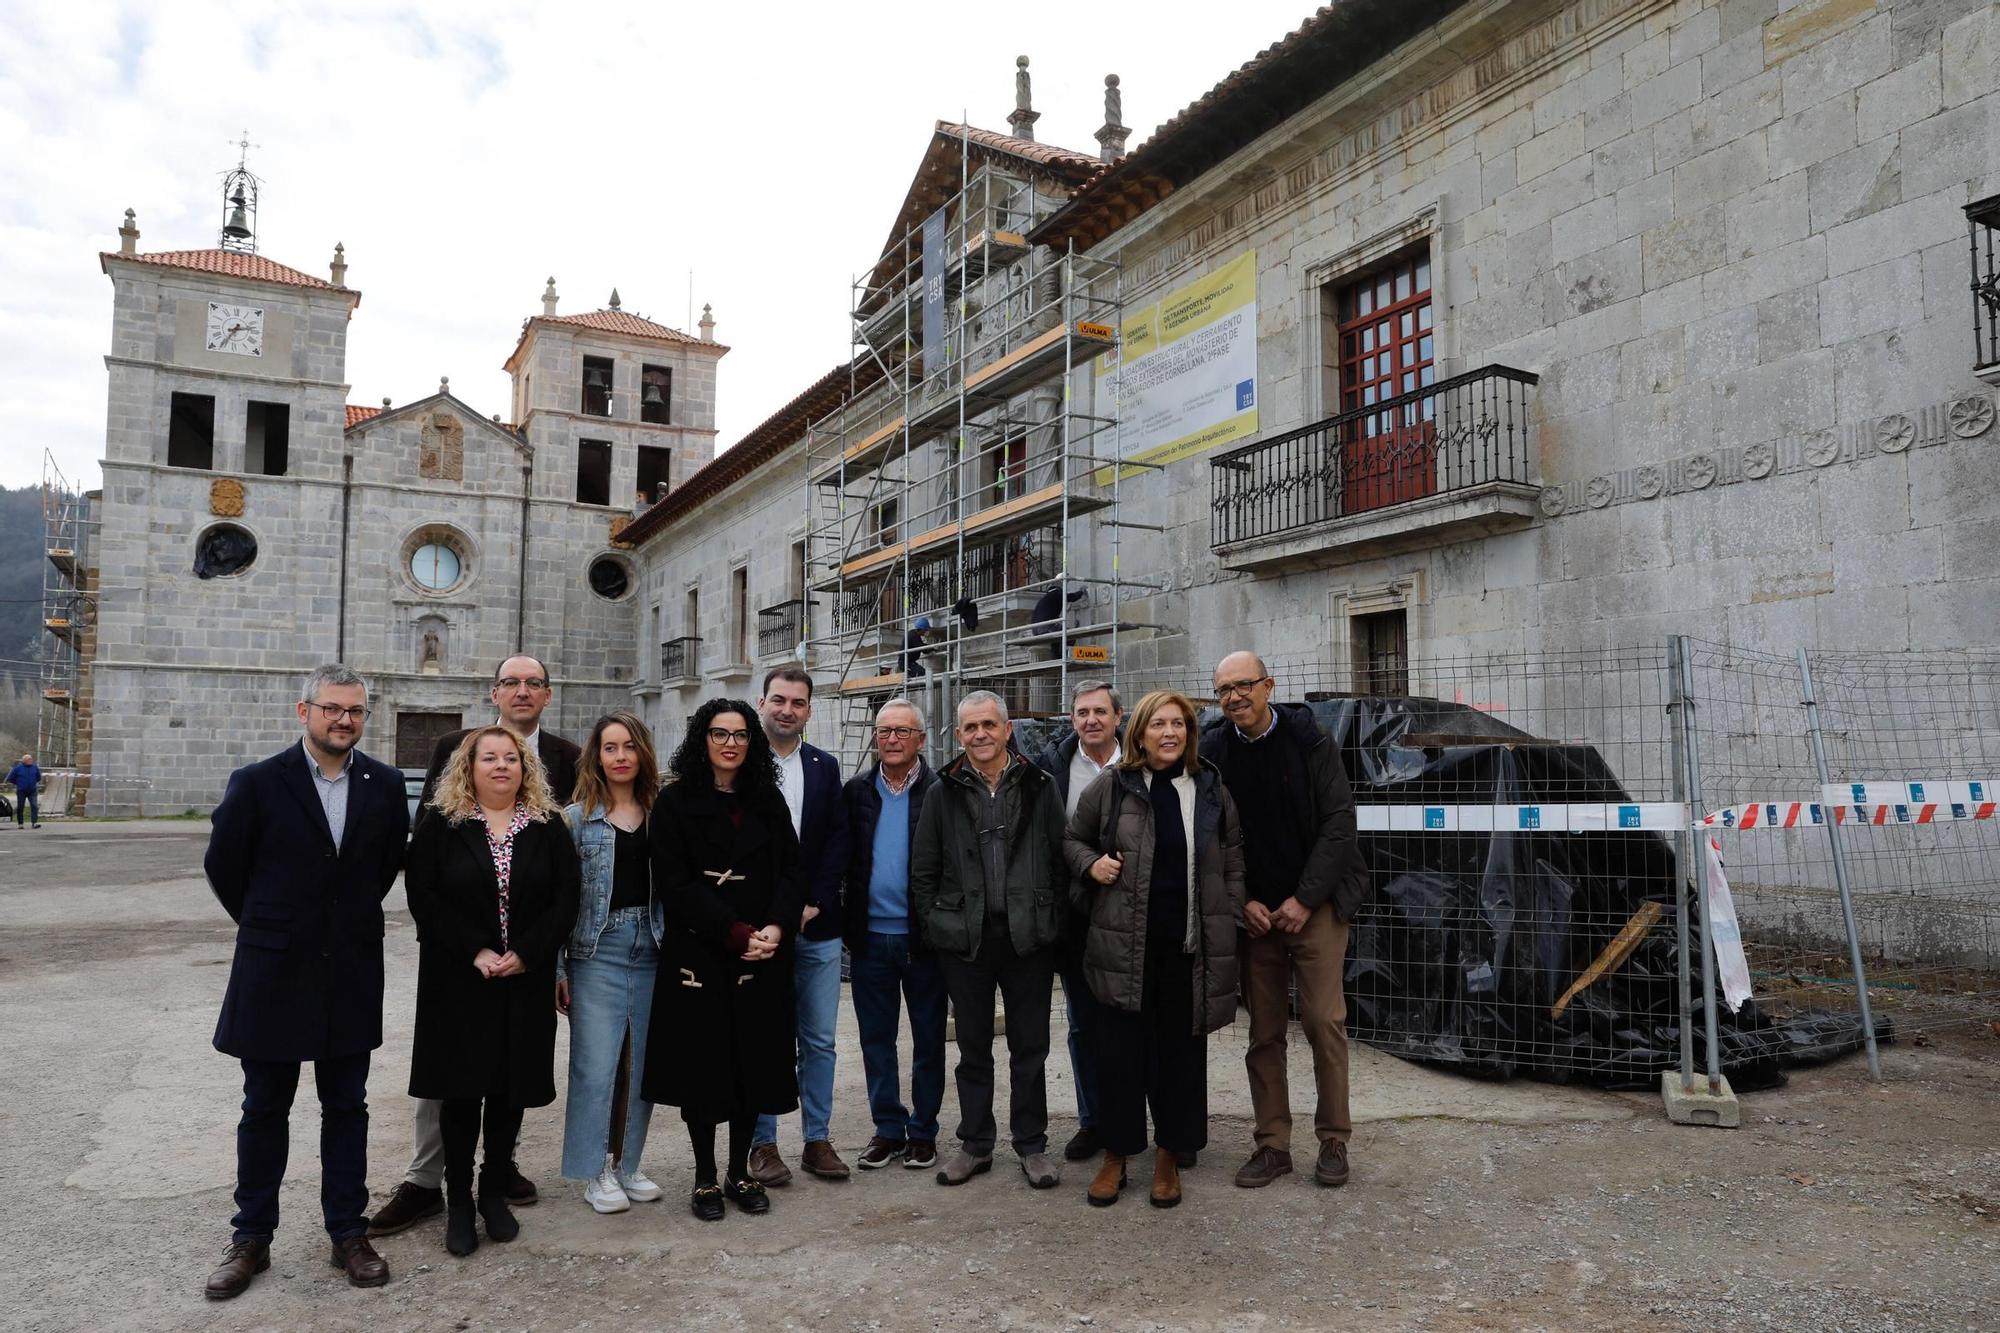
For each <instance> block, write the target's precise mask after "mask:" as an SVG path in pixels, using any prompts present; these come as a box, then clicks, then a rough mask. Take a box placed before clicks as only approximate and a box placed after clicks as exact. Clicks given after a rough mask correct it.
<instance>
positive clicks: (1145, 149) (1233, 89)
mask: <svg viewBox="0 0 2000 1333" xmlns="http://www.w3.org/2000/svg"><path fill="white" fill-rule="evenodd" d="M1460 3H1462V0H1334V3H1331V4H1324V5H1321V6H1320V7H1319V8H1318V9H1317V10H1315V11H1314V12H1313V14H1312V17H1310V18H1308V19H1307V20H1306V21H1305V22H1304V23H1301V24H1300V25H1299V26H1298V27H1297V28H1296V29H1295V30H1293V31H1292V32H1290V33H1288V34H1286V35H1285V36H1284V37H1283V38H1281V39H1279V40H1278V41H1276V42H1273V43H1272V44H1271V45H1269V46H1267V47H1265V48H1264V49H1263V50H1262V51H1259V52H1258V53H1257V54H1256V55H1255V56H1253V57H1251V58H1250V59H1249V60H1247V61H1245V62H1244V63H1243V64H1242V65H1241V66H1239V67H1238V68H1237V69H1235V70H1234V71H1232V72H1231V73H1230V74H1229V75H1228V76H1227V77H1226V78H1224V79H1223V80H1222V81H1221V82H1220V83H1218V84H1216V85H1215V86H1214V87H1213V88H1211V89H1209V90H1208V91H1207V92H1206V93H1204V94H1202V95H1201V96H1200V97H1199V98H1196V99H1195V100H1194V101H1193V102H1191V103H1189V104H1188V105H1187V106H1186V107H1184V108H1182V109H1181V111H1180V113H1179V114H1178V115H1176V116H1174V117H1173V118H1172V119H1170V120H1168V121H1167V122H1166V123H1165V124H1163V125H1161V126H1160V127H1159V128H1158V129H1156V130H1154V131H1153V132H1152V133H1151V134H1149V135H1147V136H1146V139H1145V141H1144V142H1143V143H1141V144H1140V145H1139V146H1138V147H1137V148H1136V149H1134V150H1133V151H1131V152H1129V153H1127V154H1126V155H1125V156H1123V157H1121V158H1119V159H1118V160H1117V161H1115V162H1112V163H1109V164H1105V165H1101V166H1099V167H1097V168H1096V170H1095V171H1094V173H1093V174H1092V176H1091V177H1090V179H1089V180H1088V181H1086V182H1085V183H1084V184H1083V186H1082V188H1080V189H1078V190H1077V191H1076V193H1075V194H1074V195H1073V196H1072V197H1071V198H1070V201H1069V203H1067V204H1066V205H1064V206H1063V207H1062V208H1060V209H1058V210H1057V211H1056V213H1055V214H1054V216H1052V217H1050V218H1049V219H1048V220H1047V221H1046V222H1044V223H1043V224H1042V225H1041V226H1040V227H1038V228H1036V230H1035V233H1034V235H1033V236H1031V237H1030V238H1029V239H1031V240H1033V241H1035V242H1037V243H1039V244H1045V245H1060V244H1062V243H1063V242H1065V241H1072V240H1073V241H1075V242H1076V244H1077V245H1078V246H1079V247H1082V248H1086V249H1087V248H1088V247H1090V246H1092V245H1095V244H1097V243H1098V242H1099V241H1101V240H1103V239H1104V238H1105V237H1106V236H1109V235H1110V234H1111V233H1112V232H1115V231H1117V230H1118V229H1119V228H1120V227H1122V226H1124V225H1125V224H1126V223H1127V222H1129V221H1131V220H1132V219H1133V218H1134V217H1137V216H1138V215H1139V214H1140V213H1142V212H1144V211H1145V210H1146V209H1148V208H1151V207H1152V206H1153V205H1154V204H1157V203H1158V202H1159V201H1160V200H1162V199H1164V198H1165V197H1166V196H1167V195H1169V194H1171V193H1172V192H1173V191H1175V190H1176V189H1179V188H1181V187H1183V186H1185V185H1187V184H1188V183H1189V182H1190V181H1192V180H1194V179H1195V178H1196V177H1197V176H1199V175H1201V174H1202V173H1203V172H1205V171H1207V170H1208V169H1209V168H1211V167H1213V166H1215V165H1217V164H1218V163H1220V162H1222V161H1223V160H1224V159H1226V158H1228V157H1229V156H1230V155H1231V154H1233V153H1235V152H1236V151H1238V150H1239V149H1241V148H1242V147H1243V146H1244V145H1246V144H1248V143H1250V142H1252V141H1253V140H1255V139H1256V138H1257V137H1258V136H1260V135H1262V134H1265V133H1268V132H1269V131H1270V130H1271V129H1273V128H1275V127H1276V126H1278V125H1280V124H1282V123H1283V122H1284V121H1285V120H1287V119H1289V118H1290V117H1291V116H1293V115H1296V114H1297V113H1298V112H1300V111H1302V110H1304V109H1305V108H1306V107H1308V106H1310V105H1311V104H1312V103H1313V102H1315V101H1317V100H1318V99H1319V98H1321V97H1323V96H1325V95H1326V94H1327V93H1328V92H1330V91H1332V90H1333V89H1334V88H1336V87H1338V86H1340V84H1342V83H1344V82H1345V81H1346V80H1348V79H1349V78H1351V77H1353V76H1354V75H1355V74H1356V73H1357V72H1358V71H1360V70H1362V69H1364V68H1366V67H1367V66H1368V65H1369V64H1370V63H1372V62H1373V61H1375V60H1377V59H1380V58H1381V57H1382V56H1383V55H1384V54H1386V53H1387V52H1389V51H1391V50H1393V49H1395V47H1396V46H1398V45H1400V44H1401V43H1402V42H1404V41H1407V40H1408V39H1409V38H1410V37H1411V36H1412V35H1414V34H1415V33H1418V32H1421V31H1422V30H1424V29H1425V28H1427V27H1430V26H1432V25H1434V24H1436V23H1437V22H1438V21H1439V20H1441V19H1443V18H1444V17H1445V15H1446V14H1447V13H1448V12H1449V11H1451V10H1452V9H1454V8H1456V7H1457V5H1458V4H1460Z"/></svg>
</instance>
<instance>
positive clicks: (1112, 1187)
mask: <svg viewBox="0 0 2000 1333" xmlns="http://www.w3.org/2000/svg"><path fill="white" fill-rule="evenodd" d="M1194 719H1195V710H1194V704H1193V703H1192V702H1191V701H1190V700H1189V699H1188V698H1187V696H1186V695H1183V694H1176V693H1173V692H1171V691H1168V690H1159V691H1155V692H1154V693H1152V694H1149V695H1147V696H1146V697H1145V698H1143V699H1141V700H1140V701H1139V706H1138V707H1137V708H1135V709H1133V710H1132V720H1131V723H1130V725H1129V726H1127V728H1126V730H1125V757H1124V758H1123V759H1122V760H1120V761H1119V764H1118V767H1117V768H1115V769H1106V770H1105V771H1104V772H1103V773H1101V774H1099V775H1098V777H1097V778H1096V780H1095V781H1093V782H1092V783H1091V784H1090V786H1089V787H1087V788H1085V789H1084V793H1083V797H1082V799H1080V800H1079V801H1078V802H1077V806H1076V813H1075V814H1073V815H1071V816H1070V820H1069V827H1068V828H1067V829H1066V830H1064V833H1063V852H1064V855H1065V856H1066V857H1067V858H1068V860H1069V866H1070V870H1071V871H1072V872H1073V873H1074V874H1075V875H1076V877H1077V883H1078V885H1079V887H1080V890H1081V892H1083V893H1084V894H1085V895H1086V896H1085V898H1084V903H1085V905H1086V906H1087V908H1088V910H1089V914H1090V933H1089V936H1088V938H1087V939H1086V940H1085V942H1084V951H1083V971H1084V976H1085V979H1086V980H1087V981H1088V982H1089V984H1090V989H1091V991H1092V993H1093V994H1094V995H1095V996H1096V997H1097V999H1098V1001H1099V1003H1101V1004H1102V1005H1103V1006H1104V1011H1103V1013H1102V1015H1101V1016H1100V1017H1101V1019H1102V1033H1103V1043H1102V1048H1101V1050H1100V1053H1099V1056H1100V1059H1101V1060H1102V1066H1101V1068H1100V1070H1099V1074H1100V1078H1101V1083H1102V1087H1101V1092H1102V1098H1101V1101H1100V1103H1099V1105H1098V1108H1097V1117H1098V1119H1097V1129H1098V1133H1099V1136H1100V1137H1101V1138H1102V1139H1103V1141H1104V1162H1103V1164H1102V1166H1100V1167H1099V1169H1098V1172H1097V1176H1096V1178H1095V1179H1094V1180H1092V1181H1091V1182H1090V1189H1089V1190H1088V1191H1087V1193H1086V1195H1085V1197H1086V1198H1087V1199H1088V1200H1089V1201H1090V1203H1092V1204H1093V1205H1095V1206H1097V1207H1100V1208H1101V1207H1106V1206H1108V1205H1110V1204H1114V1203H1116V1202H1118V1196H1119V1193H1120V1192H1121V1191H1122V1190H1123V1189H1124V1187H1125V1176H1126V1171H1125V1165H1126V1162H1127V1161H1128V1160H1129V1159H1131V1158H1133V1157H1136V1156H1138V1155H1139V1154H1140V1153H1142V1152H1144V1151H1145V1148H1146V1112H1147V1111H1148V1110H1149V1109H1150V1110H1151V1111H1152V1115H1153V1142H1154V1144H1155V1145H1156V1151H1155V1152H1154V1154H1153V1187H1152V1190H1151V1193H1150V1196H1149V1202H1151V1203H1152V1204H1153V1206H1154V1207H1156V1208H1172V1207H1173V1206H1174V1205H1175V1204H1178V1203H1179V1202H1180V1201H1181V1177H1180V1167H1179V1161H1178V1158H1179V1156H1180V1154H1183V1153H1185V1154H1193V1153H1196V1152H1199V1151H1200V1150H1201V1149H1202V1148H1203V1147H1204V1146H1205V1145H1206V1144H1207V1142H1208V1034H1209V1033H1211V1032H1213V1031H1215V1030H1216V1029H1217V1028H1221V1027H1226V1026H1227V1025H1228V1024H1229V1022H1230V1021H1231V1020H1232V1019H1233V1018H1234V1017H1235V1016H1236V977H1237V969H1236V929H1237V926H1238V925H1239V924H1240V923H1241V921H1242V919H1243V829H1242V825H1241V824H1240V823H1239V822H1238V821H1237V818H1236V804H1235V802H1234V801H1232V800H1231V799H1230V796H1229V792H1228V790H1227V789H1226V788H1224V787H1223V785H1222V782H1221V779H1220V777H1219V775H1218V774H1217V773H1216V771H1215V769H1213V768H1212V767H1209V766H1207V765H1204V764H1203V763H1202V762H1201V758H1200V756H1199V755H1198V754H1197V753H1196V752H1195V746H1196V738H1195V729H1194Z"/></svg>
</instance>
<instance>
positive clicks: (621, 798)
mask: <svg viewBox="0 0 2000 1333" xmlns="http://www.w3.org/2000/svg"><path fill="white" fill-rule="evenodd" d="M659 791H660V768H659V762H658V760H657V759H656V758H655V757H654V754H653V738H652V735H651V734H650V733H649V732H648V731H647V730H646V724H645V723H643V722H641V721H640V720H639V719H638V718H636V717H634V716H633V715H632V714H630V713H625V712H614V713H607V714H605V715H604V716H603V717H601V718H599V719H598V720H597V725H596V726H595V727H594V728H592V729H591V733H590V740H589V742H588V743H586V744H585V745H584V747H583V753H582V755H581V756H580V757H579V758H578V760H577V768H576V794H575V802H574V804H572V805H570V806H569V808H568V809H566V810H564V811H563V817H564V819H565V820H566V821H567V822H568V824H569V830H570V835H571V836H572V837H574V838H575V839H576V850H577V855H578V857H579V858H580V859H581V861H582V863H583V892H582V895H581V901H580V905H579V907H578V910H577V914H576V929H575V931H574V932H572V934H571V935H570V939H569V943H568V944H567V945H566V946H565V947H564V949H563V952H562V955H561V956H560V958H559V959H558V960H557V963H556V1009H557V1010H558V1011H559V1012H561V1013H564V1014H567V1015H568V1016H569V1098H568V1111H567V1114H566V1115H565V1117H564V1121H563V1162H562V1173H563V1178H564V1179H565V1180H581V1181H586V1182H588V1183H586V1184H585V1185H584V1187H583V1198H584V1201H585V1202H586V1203H588V1204H589V1205H590V1206H591V1207H592V1208H595V1209H596V1210H597V1211H598V1212H600V1213H622V1212H624V1211H625V1210H626V1209H627V1208H629V1207H631V1206H632V1201H633V1200H634V1199H637V1200H638V1201H639V1202H641V1203H651V1202H652V1201H653V1200H655V1199H658V1198H659V1197H660V1187H659V1186H658V1185H655V1184H654V1183H653V1182H652V1181H650V1180H648V1179H647V1178H646V1174H645V1172H644V1171H642V1170H640V1165H639V1157H640V1154H641V1153H643V1152H644V1151H645V1149H646V1127H647V1123H648V1122H649V1121H650V1120H651V1118H652V1111H653V1107H652V1104H651V1103H650V1102H647V1101H644V1100H642V1099H641V1098H640V1096H639V1080H640V1076H641V1074H642V1073H643V1071H644V1067H645V1059H646V1027H647V1020H648V1019H649V1018H650V1017H651V1015H652V1012H653V977H654V975H655V973H656V972H657V971H658V970H659V957H660V932H661V929H662V922H661V920H660V918H659V917H658V915H657V912H658V908H657V907H656V906H655V903H654V898H653V891H652V885H653V876H652V853H651V845H650V843H649V842H648V839H647V832H646V820H647V817H648V816H649V815H650V814H651V813H652V809H653V800H654V798H655V797H656V796H658V795H659ZM628 1037H629V1038H630V1041H631V1053H632V1056H631V1058H632V1071H631V1080H630V1083H629V1085H628V1087H627V1103H626V1111H625V1141H624V1142H623V1143H622V1144H616V1145H614V1144H613V1143H612V1142H611V1122H612V1115H611V1109H612V1107H611V1103H612V1099H613V1098H614V1097H615V1096H616V1095H617V1093H618V1088H617V1083H618V1057H619V1055H620V1053H621V1052H622V1051H623V1050H624V1049H625V1045H626V1040H627V1038H628Z"/></svg>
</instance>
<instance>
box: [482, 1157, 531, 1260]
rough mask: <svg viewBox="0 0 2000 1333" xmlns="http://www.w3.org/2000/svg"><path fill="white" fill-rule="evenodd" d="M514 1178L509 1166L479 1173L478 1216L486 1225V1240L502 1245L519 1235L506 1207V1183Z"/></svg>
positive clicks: (492, 1168)
mask: <svg viewBox="0 0 2000 1333" xmlns="http://www.w3.org/2000/svg"><path fill="white" fill-rule="evenodd" d="M513 1178H514V1171H513V1168H512V1167H511V1166H506V1165H503V1166H500V1167H488V1168H487V1169H485V1170H484V1171H481V1172H480V1173H479V1216H480V1218H481V1219H482V1220H484V1221H485V1223H486V1238H487V1239H488V1240H497V1241H500V1242H502V1243H503V1244H504V1243H505V1242H507V1241H510V1240H512V1239H514V1237H516V1236H518V1235H520V1234H521V1224H520V1223H519V1222H517V1221H515V1220H514V1210H513V1209H511V1208H509V1207H508V1206H507V1183H508V1182H509V1181H510V1180H512V1179H513Z"/></svg>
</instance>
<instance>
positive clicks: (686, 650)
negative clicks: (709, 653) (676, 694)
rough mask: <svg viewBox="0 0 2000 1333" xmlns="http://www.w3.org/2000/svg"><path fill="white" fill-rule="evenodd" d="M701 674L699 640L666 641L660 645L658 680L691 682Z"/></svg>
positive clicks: (687, 638)
mask: <svg viewBox="0 0 2000 1333" xmlns="http://www.w3.org/2000/svg"><path fill="white" fill-rule="evenodd" d="M700 674H701V640H700V639H698V638H692V637H683V638H679V639H668V640H667V641H666V642H665V643H663V644H661V645H660V679H661V680H692V679H693V678H694V677H696V676H698V675H700Z"/></svg>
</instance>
